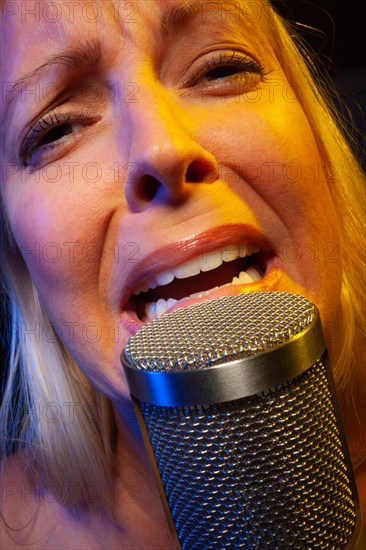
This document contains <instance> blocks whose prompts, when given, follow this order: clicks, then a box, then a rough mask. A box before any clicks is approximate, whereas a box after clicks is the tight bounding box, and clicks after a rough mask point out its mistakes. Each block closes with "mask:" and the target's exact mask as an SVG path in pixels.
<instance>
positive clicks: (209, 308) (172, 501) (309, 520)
mask: <svg viewBox="0 0 366 550" xmlns="http://www.w3.org/2000/svg"><path fill="white" fill-rule="evenodd" d="M122 362H123V365H124V369H125V373H126V377H127V381H128V385H129V389H130V393H131V396H132V399H133V402H134V405H135V410H136V413H137V416H138V421H139V425H140V429H141V431H142V434H143V437H144V441H145V444H146V447H147V450H148V453H149V455H150V458H151V460H152V464H153V468H154V472H155V476H156V479H157V482H158V486H159V490H160V495H161V498H162V501H163V504H164V508H165V512H166V514H167V517H168V521H169V525H170V528H171V531H172V535H173V538H174V541H175V544H176V546H177V548H181V549H183V550H224V549H230V550H232V549H251V550H254V549H256V550H286V549H293V550H302V549H311V550H314V549H332V550H335V549H337V550H338V549H345V548H346V549H351V548H353V549H357V550H363V549H365V548H366V544H365V538H364V537H365V534H364V531H363V529H362V520H361V514H360V508H359V502H358V497H357V490H356V486H355V482H354V478H353V474H352V467H351V463H350V459H349V455H348V451H347V447H346V442H345V437H344V433H343V429H342V426H341V421H340V416H339V411H338V406H337V402H336V394H335V389H334V382H333V378H332V374H331V369H330V366H329V363H328V357H327V352H326V349H325V344H324V337H323V333H322V329H321V324H320V319H319V313H318V310H317V308H316V307H315V306H314V305H313V304H312V303H311V302H309V301H308V300H307V299H306V298H304V297H303V296H299V295H297V294H288V293H285V292H257V293H248V294H241V295H237V296H230V297H225V298H219V299H216V300H212V301H206V302H203V303H199V304H196V305H193V306H191V307H187V308H184V309H180V310H177V311H175V312H173V313H170V314H167V315H163V316H162V317H160V318H159V319H158V320H156V321H153V322H151V323H149V324H147V325H146V326H144V327H143V328H142V329H141V330H139V331H138V332H137V333H136V334H135V335H134V336H132V337H131V338H130V339H129V341H128V343H127V345H126V347H125V349H124V352H123V353H122Z"/></svg>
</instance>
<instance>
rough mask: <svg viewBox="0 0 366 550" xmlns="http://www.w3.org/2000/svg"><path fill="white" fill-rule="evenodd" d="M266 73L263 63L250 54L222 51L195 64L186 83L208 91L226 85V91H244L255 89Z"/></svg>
mask: <svg viewBox="0 0 366 550" xmlns="http://www.w3.org/2000/svg"><path fill="white" fill-rule="evenodd" d="M264 75H265V70H264V68H263V66H262V65H261V63H259V62H258V61H256V60H255V59H253V58H252V57H250V56H249V55H247V54H244V53H242V52H239V51H237V50H234V51H222V52H215V54H214V55H210V56H209V57H207V58H205V59H204V60H203V61H201V62H200V63H199V64H198V66H196V65H195V66H194V67H193V69H192V71H191V74H190V75H189V76H188V78H187V79H186V80H185V82H184V84H185V85H186V86H188V87H194V86H203V87H204V88H205V90H207V91H210V90H211V91H214V90H215V89H218V90H220V89H221V90H223V85H224V89H225V92H226V93H239V92H240V93H243V92H244V91H249V90H251V89H253V87H254V86H255V85H257V84H258V83H259V82H260V81H261V80H262V78H263V76H264Z"/></svg>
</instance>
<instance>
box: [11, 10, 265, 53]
mask: <svg viewBox="0 0 366 550" xmlns="http://www.w3.org/2000/svg"><path fill="white" fill-rule="evenodd" d="M0 1H1V0H0ZM267 8H268V4H267V2H266V1H263V0H250V1H248V0H225V1H224V0H216V1H212V0H133V1H127V0H93V1H90V0H77V1H75V0H72V1H69V0H67V1H65V0H52V1H51V0H41V1H40V0H15V1H14V0H3V1H2V3H1V11H2V14H1V19H2V32H3V35H4V37H5V40H4V44H5V47H6V46H7V45H10V44H15V43H16V44H17V45H18V48H19V47H21V44H22V43H23V44H24V43H26V44H27V49H29V48H31V49H32V50H36V49H37V47H38V46H43V47H44V46H46V45H52V43H53V42H55V41H57V42H59V43H62V42H65V40H67V39H70V37H73V36H75V37H77V36H78V35H81V34H84V35H85V34H86V35H88V34H93V35H95V34H96V33H97V34H101V35H103V34H104V35H108V34H113V33H116V32H117V33H120V34H121V35H122V36H123V37H124V38H129V39H133V38H134V36H136V35H138V34H139V33H141V31H142V30H143V28H144V27H145V28H148V29H149V30H150V31H159V32H160V33H161V34H162V35H163V36H167V35H168V34H169V33H171V32H172V31H175V30H178V29H179V28H180V27H181V26H182V25H185V24H187V23H188V22H189V21H190V19H192V18H193V17H195V20H196V22H198V23H199V24H200V25H201V26H209V25H210V24H212V23H214V22H216V23H220V22H221V23H223V24H230V23H231V24H233V23H237V24H243V25H249V26H250V27H251V28H252V30H253V29H255V30H258V29H259V28H261V27H263V26H264V25H263V24H265V23H266V19H267V18H268V13H269V10H268V9H267Z"/></svg>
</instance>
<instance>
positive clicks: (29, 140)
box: [19, 113, 92, 167]
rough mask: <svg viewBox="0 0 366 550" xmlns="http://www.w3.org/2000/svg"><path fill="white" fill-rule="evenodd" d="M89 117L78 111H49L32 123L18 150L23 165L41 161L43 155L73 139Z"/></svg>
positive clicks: (88, 122) (87, 121) (87, 122)
mask: <svg viewBox="0 0 366 550" xmlns="http://www.w3.org/2000/svg"><path fill="white" fill-rule="evenodd" d="M91 122H92V121H91V120H90V117H89V118H86V117H85V115H81V114H80V113H75V114H71V113H61V114H59V113H50V114H47V115H45V116H44V117H43V118H41V119H40V120H38V121H37V122H36V123H35V124H34V125H32V126H31V127H30V129H29V131H28V134H27V135H26V137H25V139H24V141H23V143H22V146H21V151H20V155H19V156H20V159H21V162H22V164H23V166H24V167H28V166H34V165H36V164H39V163H41V160H42V158H43V155H46V154H47V152H50V151H52V150H53V149H55V148H56V147H61V146H62V145H66V143H69V142H71V141H72V140H73V139H74V136H75V134H77V133H78V131H79V130H81V129H82V128H83V127H84V126H87V125H89V124H91Z"/></svg>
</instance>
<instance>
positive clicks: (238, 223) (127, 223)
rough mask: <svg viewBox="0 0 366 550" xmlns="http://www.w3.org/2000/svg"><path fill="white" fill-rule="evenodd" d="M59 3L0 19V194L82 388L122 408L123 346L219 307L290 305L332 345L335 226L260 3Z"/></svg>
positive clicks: (24, 8)
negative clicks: (144, 330) (202, 306)
mask: <svg viewBox="0 0 366 550" xmlns="http://www.w3.org/2000/svg"><path fill="white" fill-rule="evenodd" d="M71 4H72V3H70V2H62V1H60V2H54V1H53V2H47V1H44V2H32V1H31V0H29V1H27V2H18V3H17V2H15V3H14V2H8V3H6V2H5V4H4V7H3V19H4V20H5V25H3V27H4V54H3V68H2V75H3V78H4V81H3V85H2V86H3V88H2V90H3V101H2V103H1V109H2V115H1V116H2V120H4V117H5V122H3V125H2V144H3V152H2V153H3V164H4V167H3V171H4V178H3V180H4V181H3V184H2V193H3V199H4V204H5V208H6V211H7V215H8V219H9V222H10V226H11V228H12V230H13V233H14V236H15V239H16V241H17V243H18V246H19V249H20V251H21V253H22V255H23V257H24V260H25V263H26V265H27V267H28V269H29V272H30V274H31V277H32V279H33V281H34V284H35V285H36V287H37V289H38V291H39V295H40V298H41V301H42V303H43V305H44V307H45V309H46V311H47V313H48V315H49V318H50V319H51V322H52V323H53V324H54V326H55V328H56V330H57V332H58V334H59V336H60V337H61V339H62V341H63V342H64V344H65V346H66V347H67V348H68V350H69V351H70V353H71V354H72V355H73V357H74V358H75V360H76V362H77V363H78V365H79V366H80V367H81V368H82V370H83V371H84V372H85V374H86V375H87V376H88V377H89V379H90V380H91V381H92V383H93V384H94V385H96V386H97V387H98V388H99V389H101V390H102V391H104V392H105V393H107V395H109V396H110V397H112V398H113V399H121V398H122V397H124V396H126V395H127V394H128V392H127V389H126V385H125V381H124V376H123V372H122V369H121V366H120V360H119V356H120V353H121V350H122V348H123V345H124V343H125V342H126V339H127V338H128V337H129V336H130V335H131V334H132V333H134V332H135V331H136V330H137V329H138V328H139V327H140V326H141V325H142V324H143V323H144V322H146V320H149V319H153V318H155V317H156V316H159V315H161V314H163V313H164V312H165V311H172V310H174V309H176V308H178V307H179V308H183V307H188V306H189V305H190V304H192V303H194V302H197V301H201V300H208V299H213V298H216V297H219V296H223V295H228V294H236V293H242V292H250V291H258V290H261V291H266V290H285V291H288V292H298V293H300V294H303V295H305V296H307V297H309V298H310V299H311V300H312V301H314V302H315V303H316V304H317V305H318V307H319V309H320V313H321V317H322V320H323V324H324V327H325V331H326V333H327V334H330V333H331V331H332V327H333V326H334V325H335V323H336V321H337V315H338V314H339V301H340V262H339V258H338V226H337V221H336V217H335V211H334V207H333V203H332V199H331V196H330V193H329V190H328V185H327V181H326V175H325V172H324V166H323V164H322V161H321V159H320V157H319V153H318V150H317V147H316V144H315V140H314V136H313V134H312V131H311V129H310V126H309V124H308V122H307V119H306V117H305V115H304V112H303V110H302V108H301V105H300V103H299V102H298V101H297V100H296V97H295V94H294V92H293V91H292V88H291V86H290V84H289V82H287V80H286V78H285V75H284V73H283V72H282V70H281V68H280V65H279V63H278V61H277V59H276V56H275V53H274V52H273V50H272V49H271V47H270V44H269V42H268V40H267V39H266V36H267V35H268V33H267V32H266V25H267V23H268V16H267V14H266V12H265V10H264V9H263V6H262V5H261V2H258V3H255V2H245V1H242V2H238V1H237V2H233V3H230V2H224V3H221V2H198V1H195V0H192V1H191V0H189V1H188V2H180V0H176V1H174V2H172V1H169V0H149V1H148V2H147V1H146V0H134V1H133V2H130V1H126V2H124V1H118V2H109V1H108V2H103V1H100V2H96V1H94V2H87V1H86V2H82V1H80V2H76V3H74V4H73V5H71ZM16 81H18V83H17V84H16ZM298 93H299V94H300V95H301V93H302V90H301V89H299V90H298ZM199 271H201V273H200V274H199V275H198V272H199ZM240 273H242V274H241V275H240ZM239 275H240V276H239ZM215 287H218V288H216V289H215ZM212 289H215V290H212ZM181 300H182V301H181ZM31 328H32V327H31ZM27 337H30V338H32V337H34V334H33V335H32V333H31V332H29V333H28V335H27ZM40 337H41V338H50V336H49V333H48V332H47V330H46V328H45V327H40Z"/></svg>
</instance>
